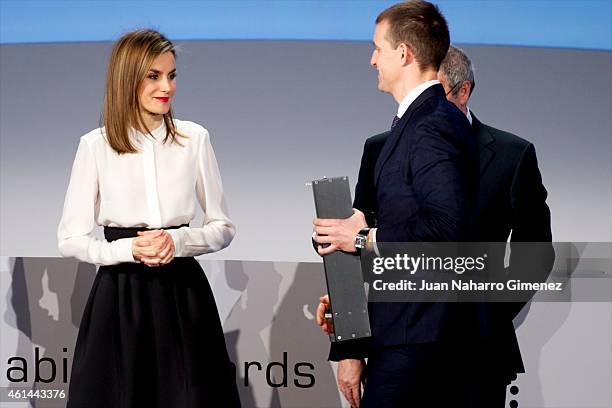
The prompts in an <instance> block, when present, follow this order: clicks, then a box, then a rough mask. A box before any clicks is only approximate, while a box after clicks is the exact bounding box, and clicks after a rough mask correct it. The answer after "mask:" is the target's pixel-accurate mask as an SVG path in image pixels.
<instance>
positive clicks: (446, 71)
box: [440, 45, 476, 95]
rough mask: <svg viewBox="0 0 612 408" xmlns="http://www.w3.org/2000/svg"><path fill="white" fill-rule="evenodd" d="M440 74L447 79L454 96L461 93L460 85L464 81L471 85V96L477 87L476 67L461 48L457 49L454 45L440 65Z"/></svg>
mask: <svg viewBox="0 0 612 408" xmlns="http://www.w3.org/2000/svg"><path fill="white" fill-rule="evenodd" d="M440 73H441V74H442V75H443V76H444V78H446V81H447V82H448V86H449V87H450V88H451V89H452V92H453V95H454V94H456V93H457V92H459V88H460V87H459V86H458V85H459V84H462V83H463V81H468V82H469V83H470V95H471V94H472V92H473V91H474V87H475V86H476V81H475V80H474V66H473V65H472V61H470V58H469V57H468V56H467V55H466V54H465V52H463V50H462V49H461V48H457V47H455V46H454V45H451V46H450V47H449V48H448V53H447V54H446V57H444V60H443V61H442V65H440Z"/></svg>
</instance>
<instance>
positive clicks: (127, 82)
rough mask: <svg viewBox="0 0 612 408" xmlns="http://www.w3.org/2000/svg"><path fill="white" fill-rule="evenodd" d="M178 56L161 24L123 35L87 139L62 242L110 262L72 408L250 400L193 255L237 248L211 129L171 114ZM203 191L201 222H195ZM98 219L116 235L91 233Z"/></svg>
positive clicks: (80, 360) (64, 249) (95, 300)
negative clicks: (98, 119)
mask: <svg viewBox="0 0 612 408" xmlns="http://www.w3.org/2000/svg"><path fill="white" fill-rule="evenodd" d="M174 58H175V52H174V46H173V44H172V43H171V42H170V41H169V40H168V39H167V38H165V37H164V36H163V35H162V34H160V33H158V32H156V31H151V30H140V31H134V32H131V33H128V34H126V35H125V36H123V37H122V38H121V39H120V40H119V41H118V42H117V43H116V44H115V46H114V49H113V51H112V54H111V57H110V61H109V66H108V75H107V82H106V93H105V99H104V127H103V128H100V129H96V130H93V131H91V132H89V133H87V134H86V135H84V136H83V137H81V140H80V144H79V147H78V151H77V154H76V158H75V161H74V165H73V168H72V175H71V177H70V185H69V186H68V191H67V193H66V200H65V204H64V211H63V214H62V219H61V222H60V225H59V229H58V240H59V249H60V252H61V253H62V255H63V256H73V257H76V258H78V259H80V260H82V261H85V262H91V263H95V264H98V265H102V266H101V267H100V269H99V271H98V274H97V276H96V279H95V281H94V285H93V288H92V291H91V294H90V296H89V300H88V302H87V306H86V308H85V312H84V315H83V320H82V322H81V326H80V330H79V335H78V339H77V345H76V349H75V354H74V362H73V367H72V374H71V381H70V389H69V395H68V407H69V408H80V407H86V408H92V407H104V408H110V407H121V408H124V407H126V408H127V407H139V408H140V407H147V408H152V407H164V408H166V407H173V408H181V407H189V408H191V407H198V408H199V407H209V406H210V407H219V406H223V407H232V406H239V405H240V402H239V400H238V393H237V390H236V384H235V376H234V369H233V366H232V364H231V362H230V360H229V358H228V355H227V351H226V348H225V341H224V338H223V331H222V328H221V324H220V321H219V316H218V313H217V308H216V305H215V301H214V298H213V294H212V292H211V290H210V286H209V284H208V281H207V280H206V276H205V275H204V273H203V271H202V269H201V268H200V266H199V264H198V262H197V261H196V260H195V259H194V258H193V256H197V255H200V254H204V253H208V252H214V251H218V250H220V249H222V248H224V247H226V246H227V245H228V244H229V243H230V242H231V240H232V238H233V237H234V225H233V224H232V222H231V221H230V219H229V218H228V215H227V209H226V206H225V202H224V195H223V188H222V185H221V178H220V176H219V169H218V167H217V162H216V159H215V155H214V152H213V150H212V146H211V144H210V140H209V135H208V132H207V131H206V129H204V128H203V127H201V126H200V125H198V124H196V123H193V122H187V121H181V120H177V119H174V118H173V116H172V109H171V103H172V98H173V96H174V92H175V90H176V69H175V60H174ZM194 192H195V196H197V199H198V201H199V204H200V206H201V207H202V210H203V211H204V213H205V216H204V224H203V225H202V227H200V228H191V227H189V226H188V224H189V221H190V220H192V219H193V217H194V213H195V203H194V199H193V198H194ZM94 222H96V223H97V224H99V225H103V226H104V236H105V240H100V239H96V238H94V237H93V236H92V235H91V232H92V230H93V228H94Z"/></svg>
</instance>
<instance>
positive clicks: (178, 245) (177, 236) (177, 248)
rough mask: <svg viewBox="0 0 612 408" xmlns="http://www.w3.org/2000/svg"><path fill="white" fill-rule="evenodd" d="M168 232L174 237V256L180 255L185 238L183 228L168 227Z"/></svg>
mask: <svg viewBox="0 0 612 408" xmlns="http://www.w3.org/2000/svg"><path fill="white" fill-rule="evenodd" d="M166 232H167V233H168V234H170V236H171V237H172V241H174V257H175V258H177V257H180V254H181V253H182V250H183V240H182V239H181V235H182V233H181V228H178V229H168V230H166Z"/></svg>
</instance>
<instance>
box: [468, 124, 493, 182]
mask: <svg viewBox="0 0 612 408" xmlns="http://www.w3.org/2000/svg"><path fill="white" fill-rule="evenodd" d="M470 113H471V114H472V130H473V131H474V134H475V135H476V138H477V140H478V151H479V154H480V158H479V161H480V177H482V175H483V174H484V172H485V170H486V169H487V167H488V166H489V163H491V160H493V158H494V157H495V149H494V147H495V138H494V137H493V135H492V134H491V133H490V132H489V131H488V130H487V128H486V127H485V126H483V124H482V122H480V121H479V120H478V118H476V116H475V115H474V112H470Z"/></svg>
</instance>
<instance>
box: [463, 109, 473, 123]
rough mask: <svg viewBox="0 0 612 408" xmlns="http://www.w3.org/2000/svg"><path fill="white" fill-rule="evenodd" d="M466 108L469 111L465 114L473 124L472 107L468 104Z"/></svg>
mask: <svg viewBox="0 0 612 408" xmlns="http://www.w3.org/2000/svg"><path fill="white" fill-rule="evenodd" d="M465 109H467V113H466V114H465V116H467V120H468V122H470V125H471V124H472V114H471V113H470V108H469V107H468V106H466V107H465Z"/></svg>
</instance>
